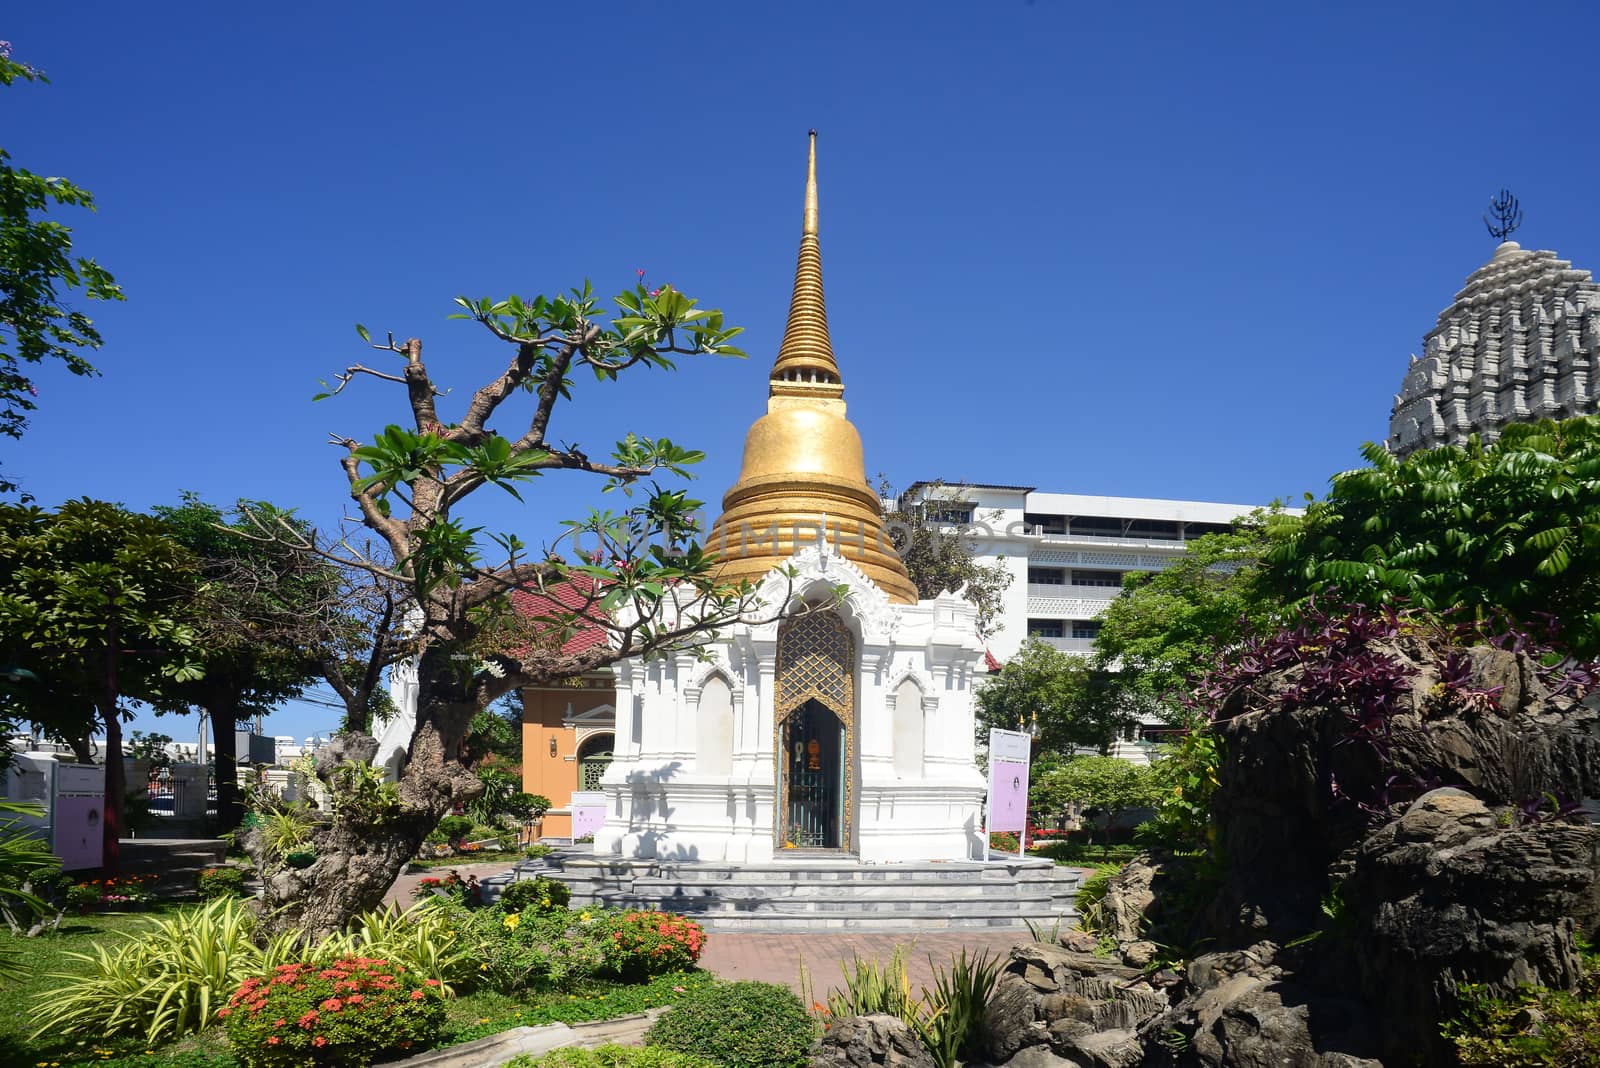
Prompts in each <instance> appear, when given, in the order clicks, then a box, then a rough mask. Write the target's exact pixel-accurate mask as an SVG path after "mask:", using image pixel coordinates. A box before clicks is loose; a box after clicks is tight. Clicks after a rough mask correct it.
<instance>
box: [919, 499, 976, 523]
mask: <svg viewBox="0 0 1600 1068" xmlns="http://www.w3.org/2000/svg"><path fill="white" fill-rule="evenodd" d="M926 509H927V510H926V512H925V513H924V514H925V515H926V516H927V517H928V522H930V523H949V524H951V525H954V526H960V527H966V526H971V525H972V505H970V504H957V503H955V502H952V501H929V502H928V504H927V506H926Z"/></svg>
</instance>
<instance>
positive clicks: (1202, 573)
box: [1093, 511, 1277, 722]
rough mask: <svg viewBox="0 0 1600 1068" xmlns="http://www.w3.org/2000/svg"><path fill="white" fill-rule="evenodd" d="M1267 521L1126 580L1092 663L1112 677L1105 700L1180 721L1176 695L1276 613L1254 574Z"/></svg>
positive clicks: (1257, 518)
mask: <svg viewBox="0 0 1600 1068" xmlns="http://www.w3.org/2000/svg"><path fill="white" fill-rule="evenodd" d="M1268 519H1269V513H1267V512H1264V511H1257V512H1255V513H1253V514H1252V515H1250V516H1249V517H1248V518H1245V519H1241V520H1238V521H1237V522H1235V524H1234V529H1233V530H1232V531H1231V532H1229V533H1227V534H1206V535H1204V536H1202V537H1199V538H1196V539H1195V540H1194V541H1191V542H1188V543H1187V545H1186V546H1185V551H1184V554H1183V555H1182V556H1180V557H1178V558H1177V559H1175V560H1173V561H1172V562H1170V563H1169V564H1168V565H1167V566H1166V567H1165V568H1163V569H1162V570H1160V571H1150V572H1144V573H1137V574H1132V575H1129V576H1128V577H1127V579H1126V580H1125V581H1124V586H1123V592H1122V596H1121V597H1119V598H1117V599H1116V600H1115V601H1113V602H1111V605H1110V607H1109V608H1107V609H1106V611H1105V614H1104V615H1102V616H1101V617H1100V633H1099V634H1098V635H1097V636H1096V637H1095V642H1094V658H1093V659H1094V663H1095V664H1096V665H1097V666H1098V667H1099V668H1100V669H1101V670H1103V671H1106V672H1108V673H1111V678H1110V681H1109V682H1108V684H1107V686H1106V694H1105V696H1106V698H1107V699H1108V700H1110V701H1111V702H1112V703H1113V704H1115V705H1117V706H1118V707H1121V708H1124V709H1126V710H1128V711H1129V712H1130V713H1145V712H1152V711H1153V712H1155V713H1156V714H1157V715H1159V716H1160V717H1161V718H1162V719H1165V720H1167V721H1169V722H1173V721H1177V720H1180V719H1182V718H1184V713H1183V711H1182V709H1181V707H1180V706H1179V704H1178V703H1177V702H1176V701H1174V700H1173V699H1172V697H1173V695H1174V694H1175V693H1177V692H1179V691H1181V690H1182V688H1183V686H1184V684H1185V682H1186V681H1187V680H1190V679H1196V678H1199V677H1200V676H1201V675H1202V674H1204V673H1205V672H1206V671H1207V670H1208V669H1209V668H1210V667H1211V666H1212V665H1213V664H1214V663H1215V661H1216V657H1217V654H1218V652H1219V651H1220V650H1222V649H1224V648H1226V647H1227V646H1229V645H1230V644H1232V643H1233V642H1236V641H1237V640H1238V639H1239V638H1240V637H1241V636H1243V635H1244V634H1245V633H1247V632H1249V631H1250V630H1251V628H1254V627H1259V626H1260V625H1262V624H1264V623H1265V622H1266V621H1267V620H1268V619H1269V618H1271V616H1272V615H1273V613H1274V612H1275V611H1276V608H1277V602H1276V600H1275V599H1274V598H1273V597H1271V596H1270V595H1269V594H1268V593H1267V592H1266V591H1265V590H1263V589H1262V586H1261V579H1260V568H1259V561H1260V560H1261V558H1262V556H1264V555H1265V554H1266V552H1267V550H1268V549H1269V547H1270V542H1269V541H1268V540H1267V533H1266V525H1267V521H1268Z"/></svg>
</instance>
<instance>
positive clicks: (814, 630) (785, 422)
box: [594, 134, 985, 864]
mask: <svg viewBox="0 0 1600 1068" xmlns="http://www.w3.org/2000/svg"><path fill="white" fill-rule="evenodd" d="M708 548H709V549H711V550H712V551H715V552H717V553H719V554H720V555H721V557H722V559H723V561H724V566H723V571H722V574H723V576H724V577H728V578H749V579H751V580H752V581H753V582H756V583H758V586H759V590H760V594H761V596H762V598H763V601H764V603H765V605H766V606H767V608H768V609H769V611H768V616H771V617H777V616H779V613H778V611H777V610H778V609H780V608H783V607H784V606H786V605H787V606H789V607H790V609H791V611H788V612H785V613H782V618H769V619H765V620H755V621H752V622H750V623H740V624H737V625H735V626H733V627H730V628H729V629H728V630H726V631H724V632H722V633H719V634H718V635H717V636H716V637H715V639H714V640H713V641H711V642H710V643H709V644H708V645H706V646H705V647H704V653H705V654H707V656H708V659H707V658H702V657H697V656H696V655H695V654H694V653H693V652H683V653H681V654H679V655H677V656H676V657H672V658H666V659H657V660H650V661H640V660H630V661H625V662H623V663H622V664H619V665H617V668H616V705H615V707H616V710H617V714H616V727H615V731H616V736H615V748H614V755H613V759H612V762H611V764H610V766H609V768H608V769H607V770H606V772H605V774H604V776H603V777H602V778H601V782H600V787H601V792H602V793H603V795H604V798H605V804H606V812H605V821H604V823H603V824H602V826H601V827H600V829H599V830H598V831H597V832H596V833H595V841H594V850H595V853H596V855H597V857H604V856H607V855H611V856H615V857H619V858H637V859H650V858H653V859H657V860H663V861H701V862H711V863H732V864H761V863H764V862H772V861H775V860H780V859H782V858H785V857H793V858H795V859H800V858H802V857H804V858H810V859H811V860H813V861H815V860H819V859H826V858H827V857H828V856H830V855H831V856H833V857H835V858H837V859H840V860H847V859H854V860H859V861H862V862H869V863H870V862H883V861H951V860H969V859H976V858H978V857H981V855H982V849H983V836H982V827H983V802H984V792H985V783H984V777H983V775H982V774H981V773H980V772H979V770H978V768H977V766H976V764H975V762H974V755H975V754H974V734H975V731H974V718H973V684H974V682H975V681H976V680H977V679H978V678H979V677H980V676H981V674H982V673H983V671H984V648H983V646H982V644H981V643H980V641H979V640H978V638H977V631H976V626H975V620H976V610H975V609H974V608H973V607H972V606H971V605H970V604H968V603H967V602H965V601H963V600H961V599H960V598H959V597H956V596H951V595H945V596H941V597H938V598H936V599H933V600H926V601H919V600H918V598H917V591H916V588H915V586H913V585H912V583H911V581H910V579H909V577H908V576H907V574H906V570H905V566H904V565H903V564H902V563H901V561H900V559H899V557H898V556H897V555H896V554H895V550H894V548H893V546H892V544H891V543H890V541H889V538H888V536H887V534H886V533H885V531H884V529H883V522H882V518H881V510H880V506H879V501H878V498H877V496H876V494H875V493H874V492H873V489H872V487H871V486H870V484H869V483H868V482H867V477H866V467H865V463H864V460H863V457H862V448H861V437H860V434H859V433H857V431H856V429H855V427H854V426H852V425H851V424H850V422H849V420H848V419H847V418H846V417H845V402H844V385H843V379H842V377H841V374H840V370H839V365H838V363H837V362H836V361H835V359H834V354H833V348H832V343H831V339H830V337H829V333H828V321H827V311H826V306H825V303H824V299H823V292H822V272H821V259H820V255H819V250H818V243H817V186H816V141H815V135H814V134H813V137H812V143H811V157H810V165H809V172H808V175H807V180H806V208H805V223H804V227H803V231H802V235H801V244H800V256H799V265H798V267H797V269H796V273H795V284H794V294H793V298H792V300H791V304H790V311H789V320H788V325H787V328H786V329H785V333H784V339H783V343H782V345H781V346H780V348H779V351H778V357H777V360H776V362H775V364H774V366H773V370H772V375H771V379H770V382H769V390H768V401H767V414H766V415H765V416H763V417H762V418H760V419H758V420H757V421H756V422H755V424H754V425H753V426H752V427H751V428H750V431H749V434H748V436H747V438H746V441H745V451H744V462H743V467H742V470H741V473H740V477H739V481H738V482H737V483H736V484H735V485H734V487H733V488H732V489H730V490H729V491H728V493H727V494H726V495H725V497H724V498H723V514H722V516H721V518H719V519H718V520H717V523H716V524H715V526H714V527H713V529H712V531H711V534H710V537H709V539H708ZM790 568H792V569H793V574H792V575H791V574H788V573H786V572H788V571H789V569H790ZM797 606H798V607H800V608H802V609H806V606H809V609H808V610H801V611H799V612H795V611H793V609H794V608H795V607H797Z"/></svg>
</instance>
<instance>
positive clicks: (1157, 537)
mask: <svg viewBox="0 0 1600 1068" xmlns="http://www.w3.org/2000/svg"><path fill="white" fill-rule="evenodd" d="M1128 537H1130V538H1144V539H1147V540H1150V541H1177V540H1178V537H1179V528H1178V524H1177V523H1175V522H1173V521H1171V520H1167V519H1132V520H1129V521H1128Z"/></svg>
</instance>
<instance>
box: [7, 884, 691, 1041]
mask: <svg viewBox="0 0 1600 1068" xmlns="http://www.w3.org/2000/svg"><path fill="white" fill-rule="evenodd" d="M177 907H178V905H176V904H166V903H164V904H162V905H159V906H157V907H156V908H155V909H153V910H151V911H149V912H141V913H105V914H99V915H93V916H80V917H69V918H68V919H65V920H63V921H62V923H61V929H60V930H59V931H58V932H56V933H55V934H49V935H42V936H40V937H38V938H16V937H15V936H13V935H11V934H9V933H6V932H0V938H3V939H9V940H11V941H10V944H12V945H15V946H16V947H17V948H18V950H19V953H20V955H21V963H22V964H23V966H24V967H25V968H26V969H27V975H26V977H25V978H23V979H20V980H17V981H15V982H9V983H4V984H0V1065H5V1066H7V1068H11V1066H16V1068H38V1066H44V1068H57V1066H59V1068H67V1066H69V1065H74V1066H75V1065H89V1064H96V1065H102V1066H105V1068H134V1066H139V1068H238V1062H237V1061H235V1060H234V1059H233V1057H232V1056H230V1055H229V1054H228V1052H227V1049H228V1040H227V1036H226V1034H225V1032H224V1031H223V1029H222V1028H221V1027H213V1028H209V1029H207V1030H206V1031H203V1032H201V1033H200V1034H197V1035H190V1036H189V1037H187V1038H184V1039H181V1040H179V1041H177V1042H173V1043H167V1044H163V1045H157V1046H147V1045H145V1043H144V1042H143V1041H141V1040H138V1039H134V1038H127V1037H124V1038H110V1037H105V1036H97V1037H95V1038H92V1039H78V1038H75V1037H66V1036H51V1035H42V1036H40V1038H39V1039H38V1040H37V1041H34V1040H32V1039H31V1038H30V1037H29V1036H30V1035H31V1033H32V1031H33V1020H34V1011H33V1010H34V1006H35V1004H36V1003H37V1001H38V999H39V998H40V996H41V995H46V994H47V993H48V992H49V991H50V990H51V989H53V988H55V987H57V986H59V985H60V984H61V980H60V979H53V978H50V974H51V973H54V972H61V973H74V972H77V971H80V970H82V965H81V964H80V963H79V962H77V961H74V960H72V959H71V958H69V957H67V956H66V954H67V953H69V952H73V951H79V952H81V951H84V950H87V949H88V948H89V947H90V946H91V945H93V944H95V943H96V942H97V941H100V940H103V939H107V938H115V937H119V936H120V935H121V934H122V933H136V932H137V931H138V930H139V929H140V928H141V927H142V926H144V925H145V924H146V923H147V922H148V921H149V920H150V919H151V918H152V917H154V916H162V915H169V914H170V913H171V912H173V911H174V910H175V909H176V908H177ZM713 981H714V980H713V979H712V977H711V976H710V975H709V974H708V973H705V972H700V971H692V972H682V973H678V974H675V975H665V976H661V977H659V978H656V979H653V980H651V981H650V982H647V983H638V984H632V985H625V984H620V983H606V982H591V983H586V984H583V985H581V986H576V987H574V988H572V989H571V990H563V991H541V992H526V993H523V994H519V995H517V996H507V995H505V994H498V993H494V992H493V991H483V992H478V993H471V994H464V995H462V996H461V997H458V998H456V999H455V1000H453V1001H452V1002H451V1003H450V1006H449V1013H448V1019H447V1022H446V1025H445V1034H444V1036H443V1038H442V1039H441V1041H440V1042H439V1045H441V1046H450V1045H455V1044H457V1043H460V1042H466V1041H469V1040H471V1039H474V1038H482V1037H483V1036H485V1035H492V1034H497V1033H499V1032H501V1031H506V1030H510V1029H511V1028H513V1027H534V1026H538V1025H540V1024H547V1023H556V1022H560V1023H580V1022H583V1021H586V1020H604V1019H610V1018H612V1017H616V1016H626V1015H629V1014H631V1013H636V1012H643V1011H645V1010H646V1009H651V1008H656V1007H658V1006H661V1005H670V1004H672V1003H673V1002H674V1001H676V999H677V998H678V997H679V996H680V995H681V994H682V993H683V992H684V991H687V990H693V989H695V988H696V987H698V986H701V985H704V984H706V983H710V982H713Z"/></svg>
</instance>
